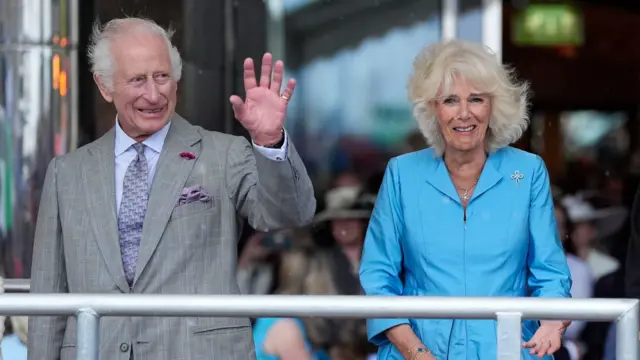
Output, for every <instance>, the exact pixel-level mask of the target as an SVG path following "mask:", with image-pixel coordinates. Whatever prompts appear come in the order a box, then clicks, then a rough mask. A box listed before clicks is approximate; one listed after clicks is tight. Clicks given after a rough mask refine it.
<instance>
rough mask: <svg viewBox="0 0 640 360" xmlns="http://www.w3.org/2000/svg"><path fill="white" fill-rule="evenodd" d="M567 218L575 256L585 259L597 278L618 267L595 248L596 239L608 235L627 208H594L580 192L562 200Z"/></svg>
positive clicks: (604, 253) (612, 258)
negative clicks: (571, 226)
mask: <svg viewBox="0 0 640 360" xmlns="http://www.w3.org/2000/svg"><path fill="white" fill-rule="evenodd" d="M562 205H563V206H564V207H565V208H566V210H567V214H568V216H569V219H570V220H571V222H572V223H573V224H574V229H573V233H572V234H570V241H572V242H573V246H574V247H575V250H576V255H577V256H578V257H579V258H581V259H582V260H584V261H586V262H587V264H588V265H589V268H590V269H591V271H592V273H593V276H594V279H595V280H596V281H597V280H598V279H599V278H601V277H602V276H605V275H607V274H610V273H612V272H614V271H616V270H617V269H618V267H619V266H620V264H619V263H618V261H617V260H616V259H615V258H614V257H612V256H610V255H608V254H607V253H606V252H604V251H602V250H600V249H599V248H598V244H597V240H598V239H601V238H604V237H606V236H607V235H610V234H612V233H613V232H615V230H617V228H618V227H619V226H621V225H622V222H623V221H624V219H625V217H626V215H627V211H626V209H624V208H621V207H608V208H603V209H596V208H594V206H593V205H591V204H590V203H589V202H588V201H587V200H585V198H584V196H582V195H581V194H577V195H568V196H565V197H564V198H563V199H562Z"/></svg>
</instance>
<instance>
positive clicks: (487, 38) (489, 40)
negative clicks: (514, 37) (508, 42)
mask: <svg viewBox="0 0 640 360" xmlns="http://www.w3.org/2000/svg"><path fill="white" fill-rule="evenodd" d="M482 43H483V44H484V45H486V46H487V47H489V48H490V49H491V50H493V52H494V53H495V54H496V56H497V57H498V60H499V61H502V0H482Z"/></svg>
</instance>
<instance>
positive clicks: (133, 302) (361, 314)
mask: <svg viewBox="0 0 640 360" xmlns="http://www.w3.org/2000/svg"><path fill="white" fill-rule="evenodd" d="M636 304H638V300H636V299H558V298H554V299H551V298H515V297H501V298H495V297H482V298H473V297H430V296H420V297H409V296H289V295H164V294H163V295H159V294H158V295H156V294H144V295H140V294H3V295H0V314H1V315H26V316H31V315H67V316H71V315H74V314H75V313H76V312H77V311H78V310H80V309H83V308H91V309H92V310H94V311H95V312H96V313H98V314H99V315H100V316H178V317H179V316H231V317H243V316H249V317H278V316H289V317H305V316H322V317H334V318H336V317H340V318H409V317H410V318H444V319H446V318H457V319H495V318H496V316H497V315H496V313H498V312H503V313H505V312H518V313H521V314H522V318H523V319H536V320H547V319H568V320H591V321H610V320H615V319H617V318H619V317H620V316H621V315H622V314H625V313H626V312H627V311H629V310H630V309H633V307H634V306H636Z"/></svg>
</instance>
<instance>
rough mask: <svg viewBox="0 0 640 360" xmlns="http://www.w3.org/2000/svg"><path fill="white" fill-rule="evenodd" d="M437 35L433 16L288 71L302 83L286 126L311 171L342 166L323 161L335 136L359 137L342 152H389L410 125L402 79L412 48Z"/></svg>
mask: <svg viewBox="0 0 640 360" xmlns="http://www.w3.org/2000/svg"><path fill="white" fill-rule="evenodd" d="M439 39H440V21H439V19H438V17H437V16H434V17H432V18H430V19H429V20H427V21H423V22H419V23H416V24H414V25H412V26H409V27H402V28H395V29H393V30H391V31H389V32H387V33H386V34H384V35H382V36H379V37H370V38H367V39H366V40H365V41H363V42H362V43H361V44H360V45H359V46H358V47H356V48H353V49H343V50H341V51H339V52H338V53H336V54H335V55H333V56H331V57H328V58H318V59H315V60H313V61H311V62H309V63H307V64H305V65H304V66H303V67H301V68H300V69H297V71H296V72H295V73H293V74H292V73H289V74H288V75H289V76H296V77H297V79H299V82H300V84H304V86H300V87H299V89H298V91H297V94H296V97H297V98H296V99H295V100H294V99H292V103H291V110H290V113H289V120H288V128H289V131H290V132H291V133H292V134H293V135H292V136H293V137H294V138H297V139H298V140H297V143H298V144H300V145H299V147H301V149H300V150H301V153H302V154H303V156H304V158H305V160H306V161H307V162H308V164H310V167H312V168H313V167H314V166H315V167H316V168H315V169H314V170H316V171H317V173H316V174H315V175H321V174H326V173H328V172H335V171H339V170H341V169H340V167H345V166H348V164H345V163H344V162H339V161H337V160H338V159H334V160H336V161H334V163H333V164H330V163H327V160H326V159H328V158H330V157H331V153H332V152H334V150H335V149H336V146H338V145H339V139H341V138H344V137H352V138H355V139H359V140H357V141H355V140H354V141H355V144H357V145H353V143H354V142H351V143H350V144H349V145H348V147H349V149H347V151H358V150H362V148H366V151H374V152H375V149H380V151H390V150H392V148H393V147H394V146H396V145H397V144H398V143H399V142H401V141H403V140H404V139H405V138H406V136H407V134H408V133H409V132H411V131H412V130H414V129H415V128H416V123H415V120H414V118H413V116H412V107H411V104H410V103H409V102H408V101H407V90H406V83H407V80H408V78H409V75H410V72H411V69H412V62H413V59H414V57H415V56H416V55H417V53H418V51H420V49H421V48H422V47H424V46H425V45H427V44H429V43H431V42H434V41H438V40H439ZM354 148H355V150H354ZM342 155H343V156H347V155H344V154H342Z"/></svg>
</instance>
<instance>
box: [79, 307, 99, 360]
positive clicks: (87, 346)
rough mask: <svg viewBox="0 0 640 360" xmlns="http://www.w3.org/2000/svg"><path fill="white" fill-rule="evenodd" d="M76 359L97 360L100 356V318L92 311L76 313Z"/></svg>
mask: <svg viewBox="0 0 640 360" xmlns="http://www.w3.org/2000/svg"><path fill="white" fill-rule="evenodd" d="M76 321H77V326H76V327H77V329H76V359H77V360H98V356H99V355H100V316H99V315H98V313H96V312H95V311H93V309H89V308H86V309H80V310H79V311H78V312H77V313H76Z"/></svg>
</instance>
